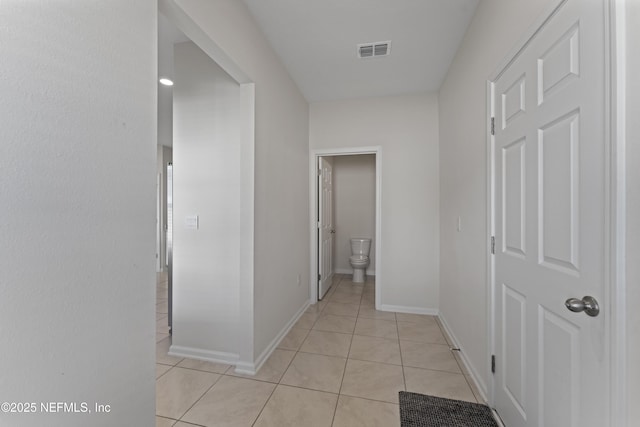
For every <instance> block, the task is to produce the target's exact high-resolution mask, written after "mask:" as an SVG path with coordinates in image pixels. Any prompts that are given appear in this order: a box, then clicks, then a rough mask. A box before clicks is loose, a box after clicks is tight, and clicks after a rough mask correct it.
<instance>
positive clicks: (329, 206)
mask: <svg viewBox="0 0 640 427" xmlns="http://www.w3.org/2000/svg"><path fill="white" fill-rule="evenodd" d="M381 151H382V150H381V147H361V148H346V149H329V150H313V151H312V152H311V156H310V168H309V170H310V173H311V176H310V185H311V188H310V194H311V210H310V212H311V269H310V270H311V280H310V281H309V283H310V290H309V291H310V293H309V294H310V302H311V304H315V303H316V302H318V301H319V300H321V299H322V298H323V296H324V295H325V294H326V292H327V291H328V290H329V288H330V287H331V285H332V282H333V276H334V275H335V274H336V273H338V274H349V275H350V274H352V272H353V270H352V267H351V265H350V263H349V255H351V252H350V251H351V246H350V239H351V238H367V239H371V249H370V254H369V265H368V266H367V269H366V274H367V275H374V276H375V279H376V280H375V299H376V308H377V309H379V307H380V297H381V289H382V283H383V282H382V276H381V268H380V266H381V264H382V261H381V260H382V250H381V248H382V230H381V215H380V211H381V209H380V193H381V174H380V171H381V165H382V152H381Z"/></svg>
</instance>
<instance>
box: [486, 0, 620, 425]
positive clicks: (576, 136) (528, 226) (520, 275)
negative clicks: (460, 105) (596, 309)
mask: <svg viewBox="0 0 640 427" xmlns="http://www.w3.org/2000/svg"><path fill="white" fill-rule="evenodd" d="M604 54H605V51H604V3H603V2H600V1H595V0H594V1H589V2H587V1H582V0H567V1H566V2H565V3H564V4H563V5H562V6H560V7H559V9H558V10H557V11H556V12H555V14H554V15H553V16H552V17H551V18H550V19H549V20H548V21H547V22H546V23H545V24H544V26H543V27H542V28H541V29H540V30H539V31H538V32H537V33H536V34H535V35H534V37H533V38H532V39H531V40H530V41H529V42H528V44H527V45H526V46H525V47H524V48H523V49H522V50H521V51H520V52H519V53H518V55H517V56H516V58H515V59H514V60H513V61H512V62H510V63H509V65H508V66H507V68H505V69H504V70H503V72H502V73H501V75H500V77H499V78H498V79H497V80H496V81H495V82H494V83H493V85H492V89H493V100H494V105H493V109H494V112H495V136H494V138H493V141H492V143H493V144H494V150H493V152H494V153H495V155H494V159H493V168H494V171H493V174H494V177H495V184H494V185H495V187H494V190H493V193H494V195H495V196H494V209H493V211H494V212H495V214H494V221H495V223H494V229H495V232H496V236H495V237H496V243H498V245H497V248H496V254H495V258H494V262H495V271H494V277H495V279H494V280H495V282H494V286H495V287H496V288H495V289H496V292H495V295H496V297H495V304H494V310H495V321H496V326H495V338H496V342H495V348H496V350H497V354H496V356H497V358H496V373H495V382H494V387H495V388H494V405H495V408H496V410H497V412H498V413H499V415H500V416H501V417H502V418H503V420H504V421H505V424H506V425H508V426H509V427H520V426H527V427H529V426H531V427H533V426H536V427H554V426H562V427H565V426H578V425H579V426H587V427H601V426H604V425H606V424H607V422H606V420H607V419H608V410H609V409H608V381H609V380H608V365H607V361H606V357H605V356H606V354H607V342H608V340H607V337H606V336H605V331H606V330H607V328H606V323H605V322H606V321H607V318H608V313H606V311H605V308H604V307H603V303H604V302H605V295H606V286H607V283H606V279H605V270H606V265H605V249H604V248H605V240H604V236H605V230H606V223H605V215H604V213H605V191H604V188H605V187H604V186H605V167H604V165H605V158H606V156H605V142H604V141H605V133H604V123H605V113H606V111H605V101H606V98H605V91H604V81H605V80H604V79H605V75H604ZM585 295H591V296H593V297H595V298H596V299H597V300H599V301H600V302H601V304H600V305H601V309H602V310H603V313H601V314H600V315H599V316H598V317H589V316H587V315H586V314H585V313H574V312H571V311H569V310H567V308H566V307H565V306H564V302H565V300H567V299H568V298H582V297H583V296H585Z"/></svg>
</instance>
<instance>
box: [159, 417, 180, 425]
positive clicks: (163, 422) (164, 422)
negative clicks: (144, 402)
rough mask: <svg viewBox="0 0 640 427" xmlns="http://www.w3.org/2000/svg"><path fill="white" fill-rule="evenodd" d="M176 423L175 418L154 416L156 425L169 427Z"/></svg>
mask: <svg viewBox="0 0 640 427" xmlns="http://www.w3.org/2000/svg"><path fill="white" fill-rule="evenodd" d="M175 423H176V420H172V419H170V418H164V417H156V427H171V426H173V425H174V424H175Z"/></svg>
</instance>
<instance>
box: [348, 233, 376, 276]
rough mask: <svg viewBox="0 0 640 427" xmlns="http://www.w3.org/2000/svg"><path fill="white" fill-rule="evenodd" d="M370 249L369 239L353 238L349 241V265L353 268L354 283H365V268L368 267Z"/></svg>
mask: <svg viewBox="0 0 640 427" xmlns="http://www.w3.org/2000/svg"><path fill="white" fill-rule="evenodd" d="M370 249H371V239H367V238H353V239H351V256H350V257H349V263H350V264H351V267H352V268H353V278H352V279H351V280H352V281H353V282H354V283H362V282H364V281H365V278H366V272H367V267H368V266H369V251H370Z"/></svg>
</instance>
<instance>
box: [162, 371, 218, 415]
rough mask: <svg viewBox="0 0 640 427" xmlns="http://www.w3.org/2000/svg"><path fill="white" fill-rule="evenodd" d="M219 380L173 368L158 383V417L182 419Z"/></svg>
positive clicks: (205, 374) (202, 373)
mask: <svg viewBox="0 0 640 427" xmlns="http://www.w3.org/2000/svg"><path fill="white" fill-rule="evenodd" d="M218 379H220V375H217V374H212V373H209V372H201V371H193V370H191V369H184V368H175V367H174V368H172V369H171V370H170V371H169V372H167V373H166V374H164V375H163V376H161V377H160V378H158V380H157V381H156V415H159V416H161V417H167V418H174V419H180V417H182V416H183V415H184V414H185V412H187V410H188V409H189V408H190V407H191V406H192V405H193V404H194V403H196V402H197V401H198V399H200V397H202V395H203V394H204V393H205V392H206V391H207V390H209V388H210V387H211V386H212V385H214V384H215V383H216V381H218Z"/></svg>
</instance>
